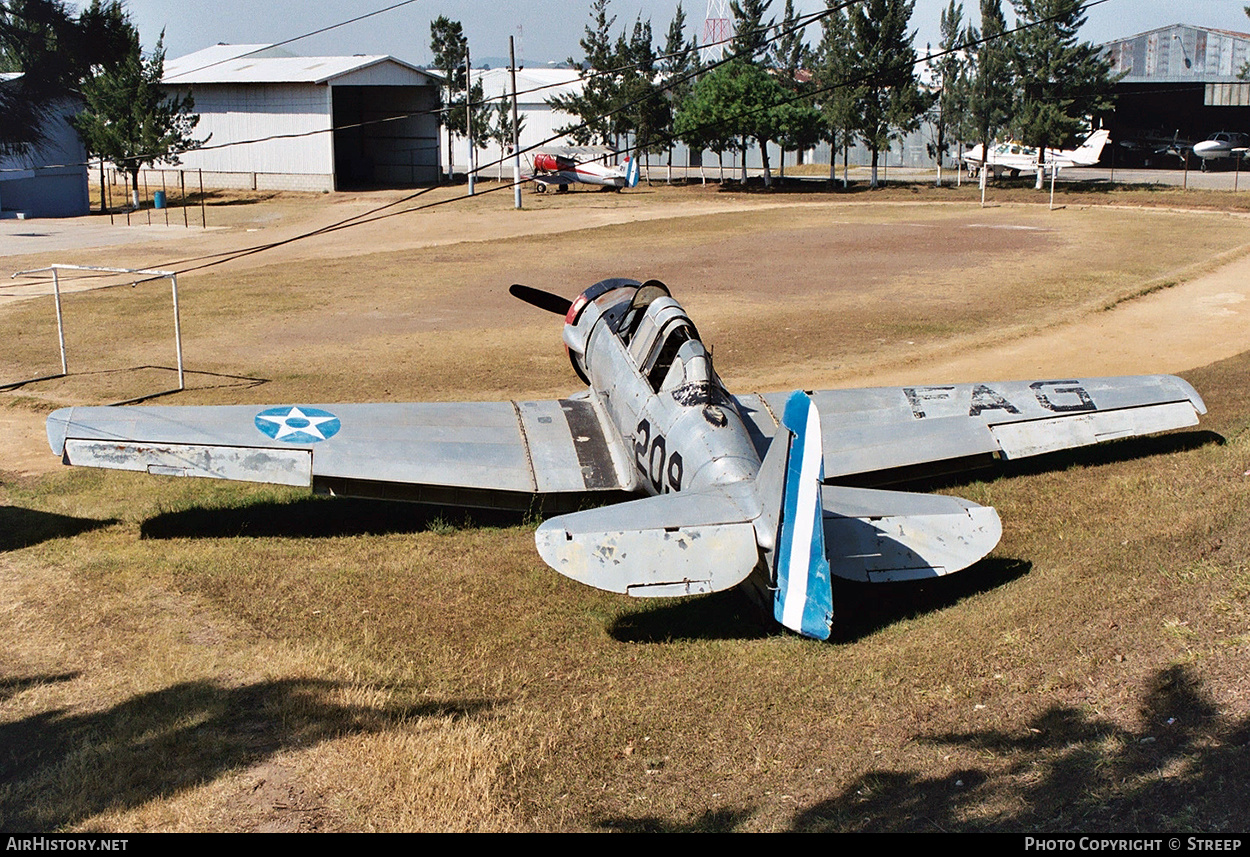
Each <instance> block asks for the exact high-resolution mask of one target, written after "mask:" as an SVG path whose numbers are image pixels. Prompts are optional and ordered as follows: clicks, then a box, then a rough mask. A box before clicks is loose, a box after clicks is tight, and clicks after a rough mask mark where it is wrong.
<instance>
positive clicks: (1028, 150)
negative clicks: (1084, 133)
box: [960, 128, 1111, 178]
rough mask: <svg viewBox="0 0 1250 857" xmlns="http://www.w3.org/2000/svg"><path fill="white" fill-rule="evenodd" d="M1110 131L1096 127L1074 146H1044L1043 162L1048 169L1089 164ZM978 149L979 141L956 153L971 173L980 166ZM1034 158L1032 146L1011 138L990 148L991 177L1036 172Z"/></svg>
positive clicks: (1089, 165)
mask: <svg viewBox="0 0 1250 857" xmlns="http://www.w3.org/2000/svg"><path fill="white" fill-rule="evenodd" d="M1110 134H1111V132H1110V131H1108V130H1107V129H1105V128H1099V129H1098V130H1097V131H1095V132H1094V133H1092V134H1090V135H1089V136H1088V137H1086V138H1085V141H1084V142H1083V143H1081V145H1080V146H1078V147H1077V148H1075V149H1049V148H1048V149H1047V150H1046V160H1045V162H1044V163H1045V164H1048V165H1050V166H1051V167H1052V168H1062V167H1092V166H1093V165H1094V164H1096V163H1098V159H1099V158H1100V157H1102V150H1103V147H1104V146H1105V145H1107V141H1108V139H1109V138H1110ZM981 151H982V150H981V144H980V143H978V144H977V145H975V146H973V147H972V148H971V149H969V150H968V151H967V152H964V153H963V154H962V155H961V156H960V158H961V159H962V160H963V162H964V163H965V164H967V165H968V169H969V170H972V171H973V172H975V171H977V170H979V169H981V167H982V166H983V163H984V161H985V157H984V156H983V155H982V154H981ZM1037 161H1038V157H1037V147H1036V146H1026V145H1024V144H1023V143H1020V142H1018V141H1015V140H1012V141H1009V142H1006V143H999V144H998V145H996V146H991V147H990V157H989V167H990V169H991V170H992V171H993V173H994V178H1001V177H1002V174H1003V173H1010V175H1011V177H1012V178H1015V177H1016V176H1018V175H1020V173H1036V172H1037Z"/></svg>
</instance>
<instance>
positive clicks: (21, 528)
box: [0, 506, 117, 551]
mask: <svg viewBox="0 0 1250 857" xmlns="http://www.w3.org/2000/svg"><path fill="white" fill-rule="evenodd" d="M115 523H117V519H116V518H104V519H100V520H96V519H94V518H76V517H74V516H73V515H58V514H57V513H55V512H41V511H38V510H37V509H24V508H22V507H20V506H0V551H12V550H20V549H22V548H27V547H30V546H31V545H37V544H40V543H41V542H46V541H49V540H50V539H61V538H69V537H71V536H76V535H78V534H79V533H85V532H89V531H91V530H98V529H100V528H102V527H107V526H109V525H110V524H115Z"/></svg>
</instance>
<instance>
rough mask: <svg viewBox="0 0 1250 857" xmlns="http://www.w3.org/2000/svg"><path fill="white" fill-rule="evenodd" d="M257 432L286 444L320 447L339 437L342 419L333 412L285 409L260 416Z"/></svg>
mask: <svg viewBox="0 0 1250 857" xmlns="http://www.w3.org/2000/svg"><path fill="white" fill-rule="evenodd" d="M256 428H258V429H260V431H261V432H262V433H263V434H267V435H269V437H272V438H273V439H275V440H280V441H283V442H284V443H317V442H319V441H323V440H328V439H329V438H332V437H334V436H335V435H336V434H338V433H339V429H340V428H342V425H341V424H340V423H339V418H338V417H336V416H335V415H334V414H332V413H330V412H329V411H323V410H321V409H320V408H310V407H307V406H303V407H301V406H291V407H288V406H286V405H283V406H282V407H280V408H269V409H268V410H264V411H261V412H260V413H259V414H257V415H256Z"/></svg>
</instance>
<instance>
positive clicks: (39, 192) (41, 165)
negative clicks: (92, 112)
mask: <svg viewBox="0 0 1250 857" xmlns="http://www.w3.org/2000/svg"><path fill="white" fill-rule="evenodd" d="M20 76H21V75H20V74H11V73H8V74H3V75H0V86H4V85H6V84H8V83H9V82H11V81H15V80H16V79H17V78H19V77H20ZM79 109H80V108H79V105H78V104H77V103H76V102H71V101H64V102H61V103H60V104H58V105H56V106H55V107H54V108H53V109H51V110H49V111H48V113H47V116H46V118H45V120H44V124H43V140H42V141H41V142H40V143H39V144H37V145H35V146H32V147H31V148H30V150H29V151H27V152H26V153H25V154H21V155H16V154H9V155H3V154H0V217H19V216H20V217H79V216H81V215H84V214H87V213H88V212H89V211H90V204H91V203H90V198H89V197H88V195H87V163H86V162H87V152H86V150H85V149H84V148H83V145H82V141H81V140H80V139H79V138H78V132H77V131H75V130H74V128H73V126H72V125H70V124H69V120H70V118H71V117H72V116H74V115H75V114H76V113H77V112H78V110H79Z"/></svg>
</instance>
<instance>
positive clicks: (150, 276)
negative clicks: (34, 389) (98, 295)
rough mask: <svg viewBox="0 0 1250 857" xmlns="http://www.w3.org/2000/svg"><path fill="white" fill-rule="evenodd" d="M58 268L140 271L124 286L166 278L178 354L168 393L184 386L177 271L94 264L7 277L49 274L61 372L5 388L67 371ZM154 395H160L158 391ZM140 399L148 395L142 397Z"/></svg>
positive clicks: (19, 273)
mask: <svg viewBox="0 0 1250 857" xmlns="http://www.w3.org/2000/svg"><path fill="white" fill-rule="evenodd" d="M61 271H90V272H92V273H101V274H139V275H141V278H140V279H137V280H132V281H131V282H129V283H126V284H125V285H130V286H137V285H139V284H140V283H148V282H151V281H153V280H164V279H167V280H169V282H170V288H171V291H172V293H173V301H174V350H175V352H176V354H177V357H178V387H177V388H176V389H175V390H169V391H167V392H171V393H173V392H178V391H181V390H185V389H186V377H185V374H184V371H183V365H182V321H181V319H180V318H179V314H178V274H177V273H176V272H175V271H158V270H152V269H146V268H106V267H100V266H97V265H49V266H48V267H46V268H32V269H30V270H28V271H17V272H16V273H14V274H13V275H11V277H10V279H17V278H18V277H25V276H30V275H33V274H45V273H49V272H50V273H51V274H52V294H53V296H54V298H55V301H56V334H57V339H58V340H59V342H60V347H61V373H60V374H59V375H46V376H43V377H41V378H28V379H26V380H25V381H13V382H9V383H7V384H4V386H6V387H13V386H19V385H21V384H28V383H30V382H31V381H44V380H48V379H50V378H61V377H64V376H66V375H68V374H69V362H68V360H67V358H66V354H65V320H64V316H63V313H62V310H61V278H60V272H61ZM116 287H117V286H116V285H111V286H102V287H101V288H116ZM156 395H160V394H159V393H158V394H156ZM143 398H150V396H144V397H143Z"/></svg>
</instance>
